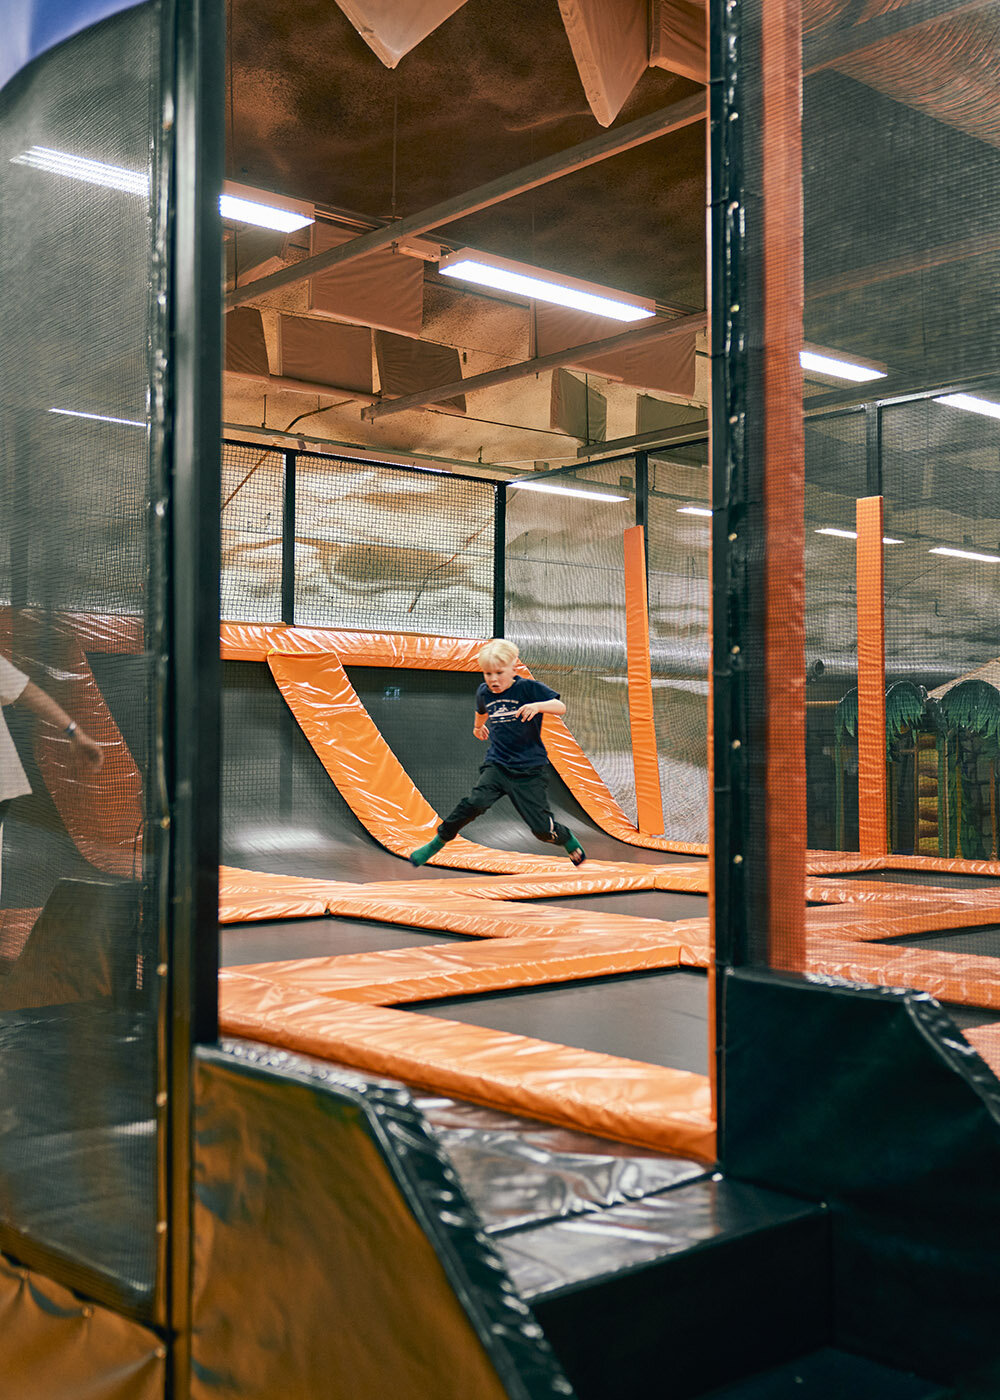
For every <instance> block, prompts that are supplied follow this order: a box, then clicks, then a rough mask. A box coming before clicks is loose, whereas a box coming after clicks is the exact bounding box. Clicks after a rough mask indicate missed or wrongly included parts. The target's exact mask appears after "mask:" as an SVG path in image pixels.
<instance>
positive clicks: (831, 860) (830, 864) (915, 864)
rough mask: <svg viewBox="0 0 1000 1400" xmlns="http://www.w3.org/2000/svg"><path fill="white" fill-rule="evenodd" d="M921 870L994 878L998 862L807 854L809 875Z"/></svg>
mask: <svg viewBox="0 0 1000 1400" xmlns="http://www.w3.org/2000/svg"><path fill="white" fill-rule="evenodd" d="M861 870H870V871H872V872H874V873H877V872H878V871H888V870H921V871H925V872H926V873H928V874H934V873H937V874H941V875H996V876H997V877H1000V861H996V860H960V859H959V858H958V857H957V856H897V855H883V856H870V857H868V856H861V855H857V854H856V853H854V852H849V851H809V852H808V854H807V858H806V873H807V874H809V875H849V874H853V873H854V872H855V871H861Z"/></svg>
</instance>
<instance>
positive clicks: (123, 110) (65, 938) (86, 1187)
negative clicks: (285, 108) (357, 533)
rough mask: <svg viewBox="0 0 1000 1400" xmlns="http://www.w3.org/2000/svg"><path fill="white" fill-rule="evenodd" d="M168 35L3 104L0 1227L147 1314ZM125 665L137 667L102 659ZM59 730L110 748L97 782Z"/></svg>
mask: <svg viewBox="0 0 1000 1400" xmlns="http://www.w3.org/2000/svg"><path fill="white" fill-rule="evenodd" d="M159 24H160V16H159V8H158V6H156V5H152V4H147V5H143V6H140V7H137V8H135V9H132V10H130V11H129V12H127V13H126V14H124V15H121V16H118V17H116V18H114V19H111V20H108V21H106V22H104V23H102V24H101V25H99V26H96V27H94V28H92V29H90V30H87V31H85V32H84V33H82V34H81V35H79V36H77V37H76V38H74V39H73V40H71V41H69V42H67V43H66V44H64V45H62V46H61V47H60V48H58V49H56V50H53V51H52V52H51V53H49V54H47V55H46V56H44V57H43V58H41V59H38V60H36V61H35V62H34V63H33V64H32V65H31V66H30V67H29V68H27V69H26V70H24V71H23V72H22V73H21V74H20V75H19V76H18V77H17V78H16V79H14V80H13V81H12V82H11V83H10V84H9V85H8V86H7V88H5V89H4V92H3V93H2V95H0V261H2V265H3V277H2V279H0V394H2V403H0V410H2V411H0V437H2V452H0V594H2V596H3V602H4V604H5V606H4V607H3V610H2V612H0V655H2V657H3V659H4V663H5V666H6V664H7V663H8V662H12V663H13V665H14V666H15V667H16V668H17V669H18V670H19V671H21V672H22V673H23V675H26V676H27V677H28V679H29V681H30V682H31V683H32V684H33V685H34V686H35V687H38V690H31V689H25V688H23V681H21V680H18V679H17V678H16V676H15V677H14V678H13V680H11V673H10V672H9V671H7V672H6V676H7V678H8V679H7V681H6V682H5V693H4V697H3V698H4V701H5V703H7V702H10V701H11V700H14V699H15V698H16V701H17V703H16V707H15V709H14V710H12V711H7V712H6V713H8V714H10V715H11V727H12V729H13V731H14V738H15V741H16V744H17V747H18V750H19V753H20V758H21V763H22V765H23V769H24V770H25V772H26V774H27V779H28V782H30V785H31V788H32V792H31V794H30V795H23V794H24V787H25V786H26V784H24V783H22V781H21V776H20V768H19V766H18V763H17V762H16V761H15V760H14V758H13V751H12V750H6V751H5V753H4V755H3V758H2V760H0V782H2V783H3V784H4V785H5V787H4V791H3V792H2V793H0V796H3V797H14V798H15V800H14V801H13V803H12V805H11V807H10V808H9V810H8V813H7V818H6V821H5V822H4V831H3V842H4V868H3V886H2V905H3V907H2V909H0V921H2V923H3V933H4V938H3V943H2V947H3V952H4V954H5V955H6V960H7V969H6V972H7V975H6V976H5V977H3V978H0V1023H2V1034H3V1041H4V1056H3V1066H2V1069H0V1118H2V1122H3V1140H4V1147H3V1153H2V1157H0V1230H2V1229H4V1228H12V1229H14V1230H16V1231H18V1232H19V1233H20V1235H21V1236H22V1237H27V1238H28V1239H29V1240H32V1241H34V1242H36V1243H37V1244H39V1245H42V1246H44V1247H45V1248H46V1249H48V1250H50V1251H52V1252H54V1253H55V1254H56V1255H59V1256H61V1257H62V1258H63V1259H64V1260H65V1261H66V1263H65V1274H66V1277H67V1278H68V1279H69V1280H70V1281H73V1282H75V1283H78V1284H79V1286H80V1287H81V1288H82V1289H84V1291H85V1292H88V1293H90V1294H91V1295H92V1296H93V1294H94V1293H95V1292H96V1293H97V1294H98V1296H102V1295H106V1294H107V1293H108V1292H109V1291H110V1292H112V1293H113V1295H114V1296H115V1297H116V1298H124V1299H126V1300H127V1302H128V1303H129V1305H130V1306H131V1307H134V1308H137V1309H139V1310H146V1309H148V1307H149V1306H150V1300H151V1296H152V1290H153V1283H154V1272H155V1248H154V1241H155V1239H156V1235H155V1221H156V1153H155V1127H154V1123H155V1110H154V1098H155V1092H156V1075H155V1052H156V1006H155V1004H154V993H155V987H154V985H153V984H154V983H155V982H156V980H157V979H155V978H153V977H150V976H149V975H145V976H144V972H145V971H146V969H147V967H148V960H147V959H146V957H145V954H146V953H147V952H148V951H149V948H148V945H147V943H146V942H145V941H144V940H145V938H146V929H147V928H148V927H149V925H150V922H152V927H153V928H154V929H155V927H156V921H155V919H152V920H150V913H151V911H152V910H155V908H156V906H157V904H158V890H157V881H158V879H159V873H158V869H157V868H156V867H155V866H154V864H153V862H152V860H151V859H150V858H147V860H146V864H145V866H144V864H143V855H142V839H141V838H142V828H143V825H144V824H145V822H146V821H147V819H148V818H149V817H151V816H158V815H159V813H158V811H157V812H151V811H150V810H149V809H150V797H149V792H150V784H149V782H148V781H147V779H148V776H149V764H150V761H151V759H150V756H151V754H152V753H153V751H154V745H153V743H152V741H151V740H152V733H153V728H152V727H153V722H154V719H153V717H154V713H155V708H154V704H153V695H152V675H153V662H152V658H153V657H154V656H156V655H158V654H159V652H160V651H161V650H162V641H161V639H160V638H159V637H158V636H157V635H153V634H151V633H150V631H149V629H148V628H147V626H146V624H145V620H144V619H145V615H146V611H147V608H148V607H150V606H151V604H152V603H153V602H154V600H155V597H156V596H157V590H158V589H159V588H160V586H161V582H162V581H161V580H159V579H157V578H155V577H154V576H153V572H152V563H151V550H150V539H151V536H150V526H149V519H150V513H149V502H150V500H152V499H157V497H158V495H159V494H160V492H161V490H162V487H161V484H160V483H161V476H162V471H161V463H160V459H159V456H158V453H157V451H156V450H153V451H151V446H150V442H151V439H150V434H149V428H148V426H147V425H148V422H149V408H148V404H149V401H150V383H151V380H150V368H149V366H150V357H151V350H155V349H156V348H157V347H158V345H159V343H160V342H159V331H158V325H159V323H158V321H156V320H155V319H154V317H153V315H152V314H151V312H150V307H151V306H152V305H154V304H155V301H154V292H155V288H156V277H157V275H158V273H157V272H156V269H157V268H158V267H159V266H161V263H160V256H161V251H162V250H159V249H158V248H156V247H155V246H154V237H155V234H154V230H155V229H156V228H157V226H158V225H157V222H156V218H155V200H154V201H151V199H150V178H149V162H150V153H151V145H152V142H151V132H155V131H157V130H159V126H160V122H159V115H160V113H159V106H160V90H159V51H158V50H159V40H158V35H159ZM154 195H155V186H154ZM112 656H114V659H115V660H120V661H125V660H127V661H128V663H129V664H128V666H127V667H119V668H118V669H117V670H115V668H114V667H112V668H110V669H109V668H108V667H107V666H106V665H103V663H104V662H105V661H107V660H109V659H110V658H111V657H112ZM91 660H93V662H94V664H93V665H91ZM102 666H103V671H102ZM43 692H44V695H42V693H43ZM44 696H47V697H48V701H45V699H44ZM40 697H41V698H40ZM61 712H62V713H61ZM65 715H69V716H71V717H72V718H73V719H75V720H76V721H77V723H78V725H79V731H80V732H82V733H83V734H84V735H88V734H89V735H90V736H91V737H92V738H93V739H94V740H95V742H96V743H97V744H99V746H100V751H101V753H102V755H103V760H104V761H103V766H102V767H101V769H100V771H96V770H95V769H94V767H93V766H91V765H90V763H89V762H88V759H87V753H86V749H85V744H84V742H83V740H81V738H80V733H78V734H77V735H76V736H74V737H73V738H70V737H68V736H67V735H66V734H65V733H64V732H63V728H62V727H63V725H64V724H65V718H64V717H63V716H65ZM126 733H127V739H126V737H125V735H126ZM2 737H3V733H2V732H0V738H2ZM139 877H142V878H141V879H140V878H139ZM67 879H73V880H75V881H77V883H75V884H70V885H67V884H66V883H64V882H65V881H66V880H67ZM81 881H82V883H80V882H81ZM42 906H44V907H42ZM39 911H40V912H39Z"/></svg>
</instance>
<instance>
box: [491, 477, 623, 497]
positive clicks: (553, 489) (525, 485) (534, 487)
mask: <svg viewBox="0 0 1000 1400" xmlns="http://www.w3.org/2000/svg"><path fill="white" fill-rule="evenodd" d="M507 485H508V486H516V487H518V488H519V489H520V490H521V491H548V492H549V493H550V494H551V495H553V496H582V497H583V498H584V500H587V501H627V500H628V497H627V496H611V495H609V494H608V493H607V492H606V491H577V490H575V489H574V488H573V487H572V486H547V485H546V484H545V483H544V482H541V481H508V483H507Z"/></svg>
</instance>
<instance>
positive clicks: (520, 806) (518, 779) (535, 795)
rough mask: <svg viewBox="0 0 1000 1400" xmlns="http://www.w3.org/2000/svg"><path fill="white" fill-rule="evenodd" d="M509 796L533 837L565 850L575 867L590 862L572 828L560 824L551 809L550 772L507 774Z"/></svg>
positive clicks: (542, 770) (543, 770)
mask: <svg viewBox="0 0 1000 1400" xmlns="http://www.w3.org/2000/svg"><path fill="white" fill-rule="evenodd" d="M504 776H505V777H506V778H507V783H506V789H507V795H508V796H509V798H510V800H511V802H513V804H514V806H515V807H516V808H517V811H518V813H519V814H520V816H521V818H522V820H523V821H526V822H527V824H528V826H529V827H530V829H531V833H532V835H533V836H535V837H536V838H537V839H538V840H539V841H545V842H547V843H548V844H549V845H552V846H564V847H565V848H566V850H567V851H568V852H569V858H570V860H571V861H572V862H573V864H574V865H580V864H582V862H583V861H584V860H585V859H586V852H585V851H584V849H583V847H582V846H581V845H580V843H579V841H578V840H577V839H576V837H575V836H574V835H573V833H572V832H571V831H570V829H569V827H568V826H563V824H562V822H557V821H556V819H555V817H554V816H553V814H552V809H551V808H550V807H549V791H548V780H547V777H546V770H545V769H544V768H542V769H541V770H540V771H539V772H537V773H525V774H523V775H518V776H515V775H514V774H505V775H504Z"/></svg>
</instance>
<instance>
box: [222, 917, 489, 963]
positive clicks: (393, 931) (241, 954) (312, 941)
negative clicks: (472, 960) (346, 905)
mask: <svg viewBox="0 0 1000 1400" xmlns="http://www.w3.org/2000/svg"><path fill="white" fill-rule="evenodd" d="M479 941H480V940H478V939H473V938H470V937H467V936H466V935H464V934H456V933H444V932H441V931H439V930H436V929H430V930H428V929H415V928H408V927H405V926H404V925H402V924H383V923H376V922H375V921H374V920H368V919H342V918H338V917H336V916H331V915H324V916H322V917H320V918H317V919H276V920H274V922H272V923H264V922H261V923H255V924H223V925H221V926H220V928H219V966H220V967H241V966H243V965H244V964H249V963H264V962H284V961H285V960H287V959H289V958H333V957H337V956H338V955H339V954H341V953H378V952H381V951H383V950H385V949H390V948H421V947H424V946H426V945H427V944H431V943H470V942H479Z"/></svg>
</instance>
